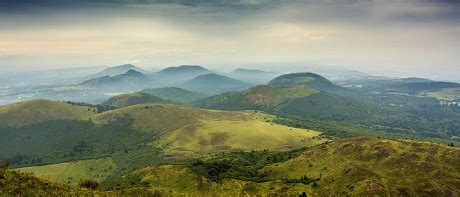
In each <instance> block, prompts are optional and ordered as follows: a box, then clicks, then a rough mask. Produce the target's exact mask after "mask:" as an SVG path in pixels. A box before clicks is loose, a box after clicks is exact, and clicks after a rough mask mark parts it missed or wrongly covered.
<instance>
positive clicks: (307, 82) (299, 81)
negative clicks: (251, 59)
mask: <svg viewBox="0 0 460 197" xmlns="http://www.w3.org/2000/svg"><path fill="white" fill-rule="evenodd" d="M268 85H269V86H273V87H290V86H299V85H300V86H305V87H308V88H313V89H317V90H320V91H323V92H328V93H337V92H341V91H343V90H344V89H343V88H342V87H340V86H337V85H335V84H333V83H332V82H330V81H329V80H328V79H326V78H324V77H322V76H321V75H318V74H314V73H290V74H285V75H281V76H279V77H277V78H275V79H273V80H271V81H270V82H269V83H268Z"/></svg>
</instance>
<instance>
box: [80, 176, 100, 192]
mask: <svg viewBox="0 0 460 197" xmlns="http://www.w3.org/2000/svg"><path fill="white" fill-rule="evenodd" d="M78 186H79V187H81V188H87V189H92V190H95V189H97V188H99V183H98V182H97V181H94V180H89V179H86V180H81V181H80V183H79V184H78Z"/></svg>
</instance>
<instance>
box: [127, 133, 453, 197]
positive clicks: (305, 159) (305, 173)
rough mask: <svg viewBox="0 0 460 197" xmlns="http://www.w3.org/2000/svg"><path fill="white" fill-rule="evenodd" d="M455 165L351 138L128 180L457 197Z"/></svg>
mask: <svg viewBox="0 0 460 197" xmlns="http://www.w3.org/2000/svg"><path fill="white" fill-rule="evenodd" d="M290 157H292V158H290ZM459 163H460V149H458V148H451V147H447V146H442V145H437V144H432V143H422V142H415V141H403V140H387V139H372V138H351V139H344V140H338V141H335V142H331V143H325V144H322V145H318V146H315V147H312V148H307V149H306V150H304V151H303V153H302V152H299V153H298V152H289V153H284V154H282V155H280V154H277V153H270V152H265V151H262V152H246V153H244V152H242V153H232V154H228V155H215V156H213V157H206V158H203V159H202V160H198V161H195V162H191V163H190V164H186V165H159V166H152V167H147V168H144V169H142V170H139V171H136V172H134V173H132V175H133V176H138V177H140V179H141V182H143V184H144V185H148V186H149V187H151V188H155V189H157V190H159V191H162V192H164V193H168V192H171V193H172V194H173V195H184V194H188V195H211V194H220V195H232V196H237V195H256V194H270V195H274V196H277V195H299V194H301V193H303V192H305V193H306V194H307V195H308V196H316V195H326V196H349V195H351V196H374V195H378V196H417V195H422V196H451V195H454V196H455V194H457V193H458V192H460V182H459V180H460V179H459V178H460V173H459V172H460V165H459ZM219 177H221V178H222V179H218V180H216V178H219Z"/></svg>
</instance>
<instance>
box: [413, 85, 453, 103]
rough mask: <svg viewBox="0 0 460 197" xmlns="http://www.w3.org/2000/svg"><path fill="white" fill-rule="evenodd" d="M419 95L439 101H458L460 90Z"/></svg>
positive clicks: (445, 90) (446, 90)
mask: <svg viewBox="0 0 460 197" xmlns="http://www.w3.org/2000/svg"><path fill="white" fill-rule="evenodd" d="M421 94H422V95H425V96H428V97H434V98H436V99H438V100H441V101H455V100H457V101H458V100H460V88H447V89H442V90H439V91H434V92H424V93H421Z"/></svg>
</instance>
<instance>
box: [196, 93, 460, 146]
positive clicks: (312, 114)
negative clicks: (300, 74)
mask: <svg viewBox="0 0 460 197" xmlns="http://www.w3.org/2000/svg"><path fill="white" fill-rule="evenodd" d="M294 88H302V87H299V86H290V87H289V88H286V87H280V88H275V87H266V86H257V87H255V88H251V89H249V90H247V91H243V92H233V93H224V94H221V95H217V96H213V97H209V98H205V99H201V100H198V101H196V102H194V103H193V105H194V106H197V107H203V108H209V109H221V110H262V111H266V112H269V113H273V114H277V115H279V116H283V117H284V118H285V119H288V120H287V122H292V121H291V120H295V122H296V123H295V124H289V125H290V126H296V125H303V126H304V127H303V128H313V129H315V130H319V131H322V132H326V133H327V134H329V135H334V136H338V137H344V136H347V135H350V134H352V133H355V134H357V133H359V134H361V135H363V134H364V135H366V134H372V133H374V134H375V132H374V131H376V132H377V133H379V132H381V131H383V132H386V133H389V134H400V136H401V135H411V136H416V137H423V138H425V139H433V138H437V139H442V140H445V141H451V140H455V139H456V138H455V136H460V133H459V132H458V131H460V122H458V121H456V120H457V119H460V108H459V107H458V106H456V105H450V106H442V105H440V103H439V101H438V100H436V99H434V98H427V97H417V96H410V95H401V94H392V93H369V92H358V91H356V92H354V93H355V94H354V95H353V96H338V95H333V94H328V93H324V92H316V93H312V94H306V95H302V94H296V91H293V89H294ZM307 90H310V92H314V91H315V90H312V89H307ZM272 92H273V93H277V95H278V96H277V97H271V96H270V95H271V93H272ZM289 119H290V120H289ZM278 122H279V121H278ZM302 122H303V123H302ZM355 129H357V130H359V131H358V132H355V131H354V130H355ZM344 130H348V132H346V133H343V132H341V131H344ZM366 130H367V131H366ZM361 131H363V132H361Z"/></svg>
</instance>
